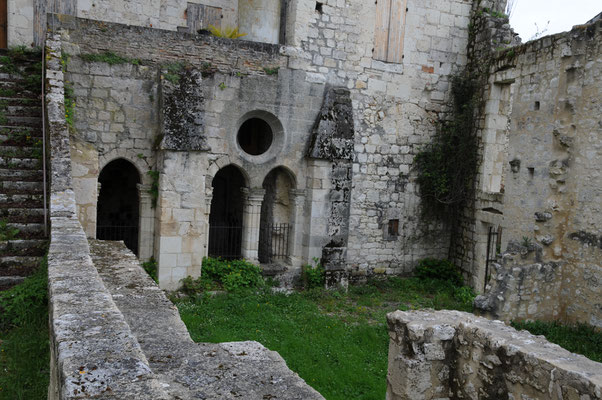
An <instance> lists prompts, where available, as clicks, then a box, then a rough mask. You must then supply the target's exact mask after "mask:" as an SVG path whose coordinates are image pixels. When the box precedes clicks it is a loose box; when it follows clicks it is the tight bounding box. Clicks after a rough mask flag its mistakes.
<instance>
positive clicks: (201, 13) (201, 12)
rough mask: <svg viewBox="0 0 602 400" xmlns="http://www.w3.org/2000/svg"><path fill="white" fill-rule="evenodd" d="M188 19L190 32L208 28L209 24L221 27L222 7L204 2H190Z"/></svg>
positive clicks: (187, 10)
mask: <svg viewBox="0 0 602 400" xmlns="http://www.w3.org/2000/svg"><path fill="white" fill-rule="evenodd" d="M186 20H187V23H188V31H189V32H190V33H197V32H198V30H199V29H207V28H209V25H213V26H215V27H216V28H218V29H219V28H221V26H222V9H221V8H219V7H211V6H206V5H204V4H194V3H188V8H187V9H186Z"/></svg>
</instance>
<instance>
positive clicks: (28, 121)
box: [0, 115, 42, 129]
mask: <svg viewBox="0 0 602 400" xmlns="http://www.w3.org/2000/svg"><path fill="white" fill-rule="evenodd" d="M0 123H1V124H2V127H8V128H17V127H26V128H37V129H42V118H41V117H19V116H14V115H5V116H4V117H3V118H2V119H1V120H0Z"/></svg>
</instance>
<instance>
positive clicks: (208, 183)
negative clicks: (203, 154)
mask: <svg viewBox="0 0 602 400" xmlns="http://www.w3.org/2000/svg"><path fill="white" fill-rule="evenodd" d="M230 165H231V166H233V167H236V168H237V169H238V170H239V172H240V173H241V174H242V176H243V177H244V179H245V185H244V187H249V184H250V182H251V177H250V176H249V174H248V173H247V171H245V169H244V168H243V167H242V166H241V165H240V164H238V163H236V162H233V161H232V160H231V159H230V156H222V157H220V158H218V159H217V160H215V161H213V162H212V163H211V164H209V168H207V175H206V176H205V187H206V188H211V187H212V186H213V178H214V177H215V175H216V174H217V173H218V172H219V171H220V170H222V169H223V168H225V167H227V166H230Z"/></svg>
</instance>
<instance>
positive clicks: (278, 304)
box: [176, 278, 472, 400]
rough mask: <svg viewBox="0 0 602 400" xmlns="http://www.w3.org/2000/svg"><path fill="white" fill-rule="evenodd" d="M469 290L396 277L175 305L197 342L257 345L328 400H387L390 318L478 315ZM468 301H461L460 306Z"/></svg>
mask: <svg viewBox="0 0 602 400" xmlns="http://www.w3.org/2000/svg"><path fill="white" fill-rule="evenodd" d="M465 292H466V290H459V289H457V288H454V287H453V286H451V285H448V284H445V283H442V282H437V281H420V280H418V279H398V278H392V279H389V280H386V281H374V282H370V283H369V284H368V285H365V286H358V287H352V288H350V290H349V292H348V293H344V292H339V291H335V292H328V291H324V290H320V289H314V290H310V291H307V292H302V293H293V294H290V295H285V294H272V293H269V291H267V290H266V291H264V292H262V293H259V294H249V293H247V294H244V293H229V294H221V295H216V296H214V297H211V296H209V295H201V296H197V297H196V298H195V299H187V300H176V304H177V306H178V308H179V310H180V315H181V316H182V320H183V321H184V323H185V324H186V326H187V327H188V329H189V331H190V334H191V336H192V338H193V340H195V341H197V342H214V343H217V342H227V341H242V340H256V341H258V342H260V343H262V344H263V345H265V346H266V347H268V348H269V349H271V350H275V351H278V352H279V353H280V354H281V355H282V357H284V359H285V360H286V362H287V364H288V366H289V367H290V368H291V369H292V370H293V371H295V372H297V373H298V374H299V375H300V376H301V377H302V378H303V379H305V381H306V382H307V383H308V384H310V385H311V386H312V387H314V388H315V389H316V390H318V391H319V392H320V393H321V394H322V395H324V397H326V398H327V399H329V400H330V399H345V400H346V399H366V400H367V399H383V398H384V397H385V392H386V374H387V352H388V343H389V338H388V334H387V327H386V318H385V317H386V314H387V313H388V312H391V311H394V310H397V309H402V310H409V309H419V308H428V307H430V308H436V309H443V308H446V309H458V310H463V311H471V310H472V300H471V299H472V296H470V299H468V298H466V297H465V294H466V293H465ZM461 299H462V300H461Z"/></svg>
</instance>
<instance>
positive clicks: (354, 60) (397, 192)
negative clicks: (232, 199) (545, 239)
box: [52, 0, 472, 282]
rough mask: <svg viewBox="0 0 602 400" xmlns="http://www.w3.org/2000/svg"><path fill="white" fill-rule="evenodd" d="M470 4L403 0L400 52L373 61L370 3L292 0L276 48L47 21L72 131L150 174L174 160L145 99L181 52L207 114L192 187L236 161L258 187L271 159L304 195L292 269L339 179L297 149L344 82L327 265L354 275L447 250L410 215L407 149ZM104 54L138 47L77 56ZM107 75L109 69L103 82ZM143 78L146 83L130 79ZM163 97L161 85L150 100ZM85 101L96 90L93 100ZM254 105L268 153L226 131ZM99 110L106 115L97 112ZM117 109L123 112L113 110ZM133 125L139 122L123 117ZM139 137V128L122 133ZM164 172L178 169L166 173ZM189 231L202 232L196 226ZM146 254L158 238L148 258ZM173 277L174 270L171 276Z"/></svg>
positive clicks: (391, 269)
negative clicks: (57, 39) (346, 157)
mask: <svg viewBox="0 0 602 400" xmlns="http://www.w3.org/2000/svg"><path fill="white" fill-rule="evenodd" d="M471 7H472V1H469V0H449V1H444V2H440V1H430V2H428V4H425V3H424V2H420V1H414V0H409V1H408V4H407V8H408V11H407V15H405V17H404V18H405V19H404V21H405V25H404V27H405V42H404V47H403V48H404V57H403V59H402V60H401V62H399V63H385V62H382V61H378V60H375V59H374V58H373V54H372V49H373V48H374V41H375V28H376V24H377V20H376V5H375V4H373V3H370V2H364V1H352V2H345V3H343V2H336V1H325V2H323V5H322V7H321V8H320V9H316V3H315V2H313V1H307V0H298V1H292V2H289V4H288V7H287V16H288V17H287V18H288V22H287V43H289V44H291V45H290V46H286V47H282V48H279V47H278V46H273V45H268V44H260V43H250V42H245V41H241V40H238V41H228V40H223V39H217V38H213V37H209V36H191V35H186V34H183V33H175V32H167V31H158V30H156V29H150V28H142V27H134V26H125V25H117V24H109V23H103V24H98V23H94V22H86V21H84V20H81V19H68V18H65V17H61V18H62V20H61V19H60V18H55V19H53V20H52V23H53V24H54V25H56V26H61V27H63V28H64V29H65V32H68V33H66V34H65V36H64V41H65V50H66V52H68V53H69V54H72V56H73V57H72V60H71V61H70V62H69V65H68V74H67V79H68V80H73V81H74V88H75V89H76V92H77V94H76V97H80V98H81V99H78V100H76V116H75V119H76V130H77V132H78V135H80V136H82V137H83V139H84V140H85V141H87V142H89V143H91V144H93V145H94V146H95V147H96V148H97V149H98V150H99V154H112V153H111V151H112V150H111V149H112V148H115V149H117V150H118V151H120V152H123V153H124V154H117V153H115V154H113V155H112V156H110V155H109V156H105V159H106V161H109V160H108V158H107V157H109V158H110V157H115V156H121V157H124V158H127V159H128V160H130V161H131V162H134V163H137V164H136V165H139V169H140V171H141V173H144V165H143V163H142V161H141V160H139V159H137V157H136V155H137V154H138V153H141V154H143V156H145V157H146V160H147V162H148V163H149V164H150V165H152V166H153V167H155V168H157V170H161V169H162V168H163V164H162V163H163V160H167V159H170V157H171V159H175V158H177V157H176V156H175V155H174V156H170V155H167V154H164V155H158V154H155V155H154V156H155V157H153V154H150V153H149V152H150V151H151V149H152V147H151V144H152V140H151V138H152V137H153V136H156V133H155V132H156V130H157V127H160V124H156V123H155V121H156V120H155V119H154V118H156V115H159V120H160V121H159V122H161V117H160V113H161V110H160V109H158V108H157V107H160V105H159V104H156V103H153V102H152V101H150V96H151V94H152V93H155V92H154V91H155V90H160V89H161V85H162V84H161V77H160V74H159V72H158V71H159V69H160V67H161V66H164V65H165V64H169V63H174V62H179V61H184V62H187V63H189V64H190V65H191V66H192V67H193V68H196V69H198V70H200V71H201V72H202V75H203V77H202V81H201V82H202V85H201V86H202V87H203V93H202V94H199V96H203V97H204V103H203V104H204V115H203V116H202V118H203V123H202V124H203V126H202V127H199V129H200V130H201V131H202V132H203V135H204V137H205V139H206V144H207V152H205V153H200V154H199V155H198V156H199V157H201V158H202V157H206V160H205V161H202V163H204V164H202V163H201V164H199V165H206V166H207V168H208V171H210V172H209V173H208V174H206V175H207V178H206V182H204V186H202V185H200V184H199V185H197V188H203V187H204V190H205V192H206V191H208V190H209V191H210V189H211V185H210V184H208V183H210V182H211V179H212V176H214V174H215V172H217V170H219V168H222V167H224V166H225V165H227V164H235V165H238V166H239V167H241V169H242V170H243V171H245V174H246V175H247V176H248V177H250V182H248V188H249V189H250V190H251V191H253V190H256V191H258V192H257V193H260V191H261V190H262V189H261V187H262V183H263V179H264V177H265V176H266V175H267V174H268V173H269V171H270V170H272V169H273V168H275V167H278V166H283V167H286V168H287V169H289V170H290V171H291V172H292V174H293V175H294V176H295V178H296V182H297V187H296V188H295V190H300V191H301V192H299V193H297V197H298V198H299V199H301V198H303V202H305V204H306V205H307V207H306V210H307V212H306V213H305V215H303V213H302V214H301V215H300V216H299V217H300V218H297V219H296V221H297V222H296V225H299V224H300V225H299V229H297V231H296V233H295V235H300V236H299V237H303V238H304V239H303V243H302V247H301V248H300V249H297V250H295V253H299V254H294V258H295V259H296V260H298V261H296V262H297V263H298V264H299V265H300V263H302V262H309V261H311V260H312V259H313V258H314V257H318V258H322V255H323V248H324V247H325V246H327V245H328V244H329V243H330V242H331V238H330V236H329V232H328V227H327V226H326V225H325V223H324V221H325V219H328V218H331V217H332V214H330V213H331V207H330V205H329V202H330V201H331V199H330V198H329V194H331V190H332V187H333V185H334V186H336V185H337V184H336V182H334V183H333V173H336V174H337V175H340V171H339V170H338V169H337V170H336V171H335V169H333V166H332V165H331V164H330V163H324V162H321V161H312V160H307V159H306V158H305V154H306V148H307V145H308V142H309V137H310V132H311V128H312V127H313V125H314V123H315V121H316V119H317V118H318V115H319V110H320V107H321V105H322V103H323V101H324V93H325V87H326V85H332V86H334V87H342V88H346V89H347V90H349V97H350V98H351V108H352V116H351V118H352V119H353V125H354V127H355V135H354V142H353V155H352V163H351V164H350V165H349V168H350V170H351V173H349V171H347V173H346V175H348V176H349V177H350V178H351V175H352V179H351V181H350V182H349V183H350V184H351V182H353V184H351V191H350V192H349V193H350V197H349V199H348V206H346V207H348V210H349V211H348V213H349V225H348V229H349V232H350V234H349V239H348V241H346V244H347V245H346V246H344V247H340V248H339V249H340V251H339V250H337V251H338V253H337V254H340V257H338V259H339V261H338V264H339V265H347V272H346V273H349V272H350V273H351V274H352V275H353V279H354V280H364V279H366V277H367V276H369V275H372V274H375V273H378V274H385V273H386V274H398V273H405V274H408V273H411V272H412V270H413V268H414V266H415V264H416V262H417V260H418V259H420V258H424V257H427V256H430V257H445V256H447V252H448V248H449V236H448V233H447V229H446V227H444V226H443V225H442V224H439V223H424V221H423V220H422V219H421V218H420V217H419V215H420V200H419V196H418V188H417V186H416V184H415V171H413V170H412V168H411V166H412V163H413V157H414V155H415V154H416V153H417V152H418V151H420V149H421V148H422V146H423V145H424V144H425V143H427V142H428V141H429V140H430V137H431V135H432V134H433V133H434V131H435V129H436V125H437V121H439V119H440V118H441V116H442V115H444V114H445V113H446V112H447V111H448V107H447V103H446V102H447V100H448V93H449V80H450V76H451V75H452V74H453V73H455V72H457V71H459V70H461V69H462V68H463V66H464V65H465V64H466V62H467V53H466V47H467V44H468V25H469V17H470V12H471ZM291 18H292V19H293V20H294V22H291ZM116 37H119V40H115V38H116ZM104 51H112V52H115V53H116V54H118V55H122V56H132V55H135V57H136V58H139V59H140V60H142V63H141V64H140V65H127V64H126V65H114V66H112V67H111V66H108V65H101V64H99V63H92V64H97V65H92V64H91V63H88V62H85V61H83V60H81V57H79V58H80V59H79V60H78V55H80V54H87V53H102V52H104ZM276 67H280V69H279V70H278V72H277V74H274V75H269V74H267V73H266V69H267V70H268V71H274V70H275V68H276ZM264 68H266V69H264ZM271 73H273V72H271ZM104 74H108V75H104ZM84 75H87V76H88V77H89V78H84V77H83V76H84ZM103 75H104V77H103ZM109 75H114V76H115V79H114V80H111V79H107V78H106V77H107V76H109ZM71 76H73V79H72V78H71ZM86 80H87V82H86ZM144 82H145V83H144ZM143 83H144V85H145V86H141V85H142V84H143ZM130 84H132V85H134V84H135V85H137V86H136V87H133V86H132V87H130V86H131V85H130ZM86 85H87V86H86ZM100 85H106V86H105V87H101V86H100ZM128 85H129V86H128ZM155 87H157V89H155ZM98 89H100V90H98ZM111 91H114V94H115V96H119V91H121V92H122V93H121V97H120V98H116V97H115V96H114V95H113V93H112V92H111ZM146 91H148V92H149V94H147V93H146ZM92 92H94V94H93V93H92ZM128 93H129V94H128ZM97 95H100V96H101V97H98V96H97ZM160 96H161V93H158V94H157V96H155V101H157V98H158V97H160ZM92 97H96V98H95V99H94V100H92V101H91V99H92ZM271 99H273V100H271ZM109 105H110V106H109ZM97 106H98V107H97ZM99 107H100V108H99ZM106 107H112V108H115V110H106V109H105V108H106ZM153 110H154V111H155V112H156V113H157V114H153ZM100 111H103V112H102V113H101V112H100ZM258 111H261V112H262V113H263V114H262V115H263V116H265V118H268V117H269V116H272V117H275V119H274V121H275V122H274V123H275V125H274V126H275V128H276V130H280V127H281V128H282V129H281V130H282V132H283V135H282V140H281V142H275V146H273V149H272V150H270V152H268V154H266V155H265V156H261V157H255V158H253V157H248V156H247V155H245V153H244V152H242V151H241V150H240V148H239V146H238V145H237V143H236V137H235V136H236V131H237V130H238V128H239V127H240V124H241V123H242V122H243V121H244V119H245V118H249V117H252V116H253V115H254V114H253V113H256V112H258ZM107 112H108V113H109V114H107ZM126 113H127V115H126ZM88 114H90V117H88ZM101 115H102V118H107V117H108V118H109V120H100V116H101ZM122 115H125V121H124V122H117V121H114V120H113V119H114V118H116V117H117V116H119V118H121V116H122ZM272 117H269V118H272ZM107 124H108V125H107ZM132 124H136V125H138V126H127V125H132ZM140 124H145V125H142V126H140ZM93 125H94V126H93ZM113 125H114V126H113ZM112 126H113V128H112ZM97 128H98V129H97ZM111 129H113V130H114V131H113V132H111ZM159 129H161V128H159ZM115 130H117V131H115ZM90 132H94V133H95V134H96V138H94V137H93V135H90V137H88V138H87V139H86V138H85V135H88V134H89V133H90ZM158 133H159V134H161V132H158ZM136 135H139V136H140V137H133V136H136ZM103 137H105V139H104V140H106V141H107V142H106V143H105V142H103ZM132 140H133V141H132ZM137 143H138V144H137ZM276 144H277V146H276ZM143 148H144V149H143ZM180 150H186V149H184V148H182V149H180ZM165 151H167V149H165ZM170 151H171V150H170ZM199 162H201V161H199ZM141 164H142V165H141ZM102 166H103V158H102V156H101V157H100V158H99V167H100V168H102ZM216 168H217V169H216ZM180 170H182V169H177V168H176V169H175V170H174V171H180ZM214 170H215V171H214ZM211 171H213V172H211ZM343 175H345V174H343ZM168 178H175V177H168V176H167V175H166V176H165V179H168ZM162 179H163V178H162ZM334 179H338V178H336V177H335V178H334ZM146 183H148V182H146ZM335 189H336V188H335ZM197 197H198V198H197V199H196V200H198V201H199V202H200V204H201V205H198V204H197V206H196V207H200V208H197V209H196V211H195V213H197V214H198V213H201V211H203V210H201V208H203V207H204V208H205V210H204V211H203V212H207V210H206V208H207V205H206V204H208V201H209V200H210V193H200V194H199V195H198V196H197ZM165 199H166V200H167V197H165ZM178 201H179V200H178ZM345 201H347V200H345ZM176 203H177V202H176ZM159 204H160V206H159V210H158V214H157V216H158V221H161V219H162V216H165V215H166V214H163V211H161V210H160V208H161V204H163V203H162V200H159ZM165 204H166V207H167V208H169V209H186V207H183V206H182V204H171V203H165ZM301 204H302V203H301ZM309 206H311V207H309ZM338 208H341V207H338V206H337V209H338ZM249 210H251V208H250V209H249ZM170 212H171V211H170ZM179 214H181V213H179ZM172 215H173V214H172ZM253 215H254V214H253V212H251V213H250V214H249V218H250V219H249V221H254V218H255V217H254V216H253ZM195 218H199V217H195ZM182 222H183V223H184V224H183V225H178V224H179V222H175V223H174V222H173V221H171V220H169V219H168V220H167V222H166V225H165V226H167V227H168V230H169V233H167V234H166V235H167V236H166V237H174V235H175V232H186V231H187V229H188V228H187V226H188V225H189V222H191V221H188V220H186V221H182ZM197 222H199V223H201V222H200V221H197ZM157 223H160V222H157ZM391 223H392V224H396V226H398V227H399V228H398V230H397V232H394V233H393V234H390V233H389V225H390V224H391ZM157 229H159V230H162V229H163V228H160V227H158V226H157ZM194 229H195V231H198V232H200V233H199V235H200V236H199V237H198V239H199V240H201V241H203V239H202V235H203V233H202V232H204V231H205V230H206V229H203V227H201V226H199V227H196V228H194ZM346 230H347V227H345V231H346ZM178 235H180V234H178ZM195 235H196V234H195ZM254 235H255V233H254V231H253V232H249V235H248V237H247V238H248V239H249V240H250V242H248V243H249V246H250V247H249V248H248V249H247V250H248V252H246V253H245V254H246V256H248V257H249V258H251V259H253V258H254V257H255V253H256V249H255V248H253V247H252V246H253V245H252V241H253V240H256V237H255V236H254ZM157 240H158V241H159V242H155V243H156V244H157V243H160V240H161V239H157ZM170 240H171V239H170ZM296 245H297V243H296V244H295V246H296ZM345 250H346V251H345ZM157 252H160V251H159V250H157V246H155V255H157V256H158V253H157ZM174 254H175V253H174ZM204 254H205V253H204V250H199V252H198V253H197V255H196V256H195V257H193V259H194V260H200V259H201V257H202V255H204ZM171 259H173V257H171ZM172 261H173V260H172ZM178 268H184V266H183V265H180V266H178ZM191 268H192V269H191ZM195 268H197V265H196V264H195V262H194V261H193V262H192V265H189V266H187V267H186V269H187V271H189V272H190V271H192V270H194V269H195ZM182 271H184V269H182ZM179 277H180V276H179V275H177V276H173V277H172V278H171V279H174V282H177V280H178V279H179Z"/></svg>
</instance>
